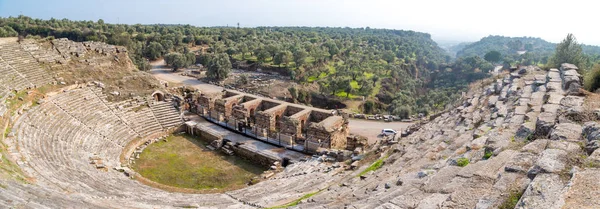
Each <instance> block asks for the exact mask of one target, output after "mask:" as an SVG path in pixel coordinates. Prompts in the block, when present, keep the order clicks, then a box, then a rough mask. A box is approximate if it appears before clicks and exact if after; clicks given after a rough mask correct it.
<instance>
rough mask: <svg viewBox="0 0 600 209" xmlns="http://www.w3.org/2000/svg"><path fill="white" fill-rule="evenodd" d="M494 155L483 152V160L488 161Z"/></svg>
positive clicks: (490, 152) (489, 152)
mask: <svg viewBox="0 0 600 209" xmlns="http://www.w3.org/2000/svg"><path fill="white" fill-rule="evenodd" d="M493 154H494V153H493V152H492V151H489V150H488V151H485V154H483V159H485V160H487V159H490V158H491V157H492V155H493Z"/></svg>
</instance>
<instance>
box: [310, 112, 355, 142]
mask: <svg viewBox="0 0 600 209" xmlns="http://www.w3.org/2000/svg"><path fill="white" fill-rule="evenodd" d="M348 133H349V130H348V125H347V123H346V121H345V120H344V119H343V118H342V117H339V116H331V117H328V118H326V119H325V120H323V121H321V122H320V123H312V124H311V125H310V127H309V128H308V133H307V136H308V138H307V140H309V141H313V142H319V141H320V142H321V146H322V147H325V148H336V149H345V148H346V145H347V139H346V137H347V136H348ZM330 144H331V147H330V146H329V145H330Z"/></svg>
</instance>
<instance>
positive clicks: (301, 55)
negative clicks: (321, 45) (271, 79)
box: [294, 49, 308, 67]
mask: <svg viewBox="0 0 600 209" xmlns="http://www.w3.org/2000/svg"><path fill="white" fill-rule="evenodd" d="M307 56H308V53H307V52H306V50H304V49H298V50H296V51H294V62H295V63H296V67H299V66H302V65H304V63H305V62H306V57H307Z"/></svg>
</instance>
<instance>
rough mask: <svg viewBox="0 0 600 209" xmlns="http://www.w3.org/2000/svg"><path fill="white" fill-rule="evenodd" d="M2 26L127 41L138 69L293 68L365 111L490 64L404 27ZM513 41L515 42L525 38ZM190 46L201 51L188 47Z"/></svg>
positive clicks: (422, 98)
mask: <svg viewBox="0 0 600 209" xmlns="http://www.w3.org/2000/svg"><path fill="white" fill-rule="evenodd" d="M0 28H2V29H4V31H8V30H9V29H10V31H14V32H10V35H9V36H14V35H17V34H20V35H23V36H41V37H48V36H52V37H55V38H69V39H71V40H74V41H90V40H93V41H103V42H107V43H109V44H115V45H122V46H126V47H127V48H128V52H129V56H130V58H131V59H132V61H133V62H134V63H135V64H136V65H137V66H138V68H139V69H140V70H147V69H149V63H148V60H154V59H159V58H160V57H164V58H165V61H166V63H167V64H168V65H169V66H171V67H173V69H174V70H176V69H180V68H183V67H186V66H190V65H193V64H195V63H202V64H203V65H204V66H206V67H207V69H208V72H207V74H208V75H209V76H210V77H211V78H214V79H217V80H222V79H224V78H226V77H227V75H228V73H229V71H230V70H231V66H232V64H235V65H236V66H239V65H244V64H246V65H257V67H259V68H265V69H271V70H273V71H278V72H281V73H283V74H287V75H290V78H292V79H293V80H294V81H295V82H297V83H298V84H300V85H301V86H302V85H304V84H306V85H307V86H309V85H311V84H314V83H316V84H317V85H313V86H318V87H319V90H318V91H319V92H313V93H319V94H322V95H333V96H334V97H337V98H338V99H342V100H343V99H364V100H365V101H366V102H365V105H364V107H363V108H364V109H363V110H364V111H365V112H387V113H394V114H403V115H406V114H407V113H409V114H414V113H427V112H432V111H438V110H441V109H443V108H444V107H445V106H446V105H447V104H448V103H450V102H453V100H455V98H456V95H459V94H460V91H462V90H464V89H465V87H466V84H460V85H458V82H459V81H471V80H473V79H476V78H480V77H481V76H480V75H481V74H482V73H485V72H487V70H489V68H490V66H491V64H490V63H488V62H486V61H485V60H483V59H481V58H479V57H482V56H483V54H481V55H479V57H477V56H470V58H468V59H467V58H464V59H459V60H458V61H457V63H455V64H453V63H449V61H451V60H450V57H451V56H450V55H448V54H447V53H446V52H445V51H444V50H443V49H441V48H440V47H439V46H438V45H437V44H436V43H435V42H434V41H433V40H432V39H431V36H430V35H429V34H426V33H420V32H415V31H404V30H388V29H371V28H323V27H258V28H233V27H210V28H207V27H194V26H190V25H139V24H137V25H125V24H107V23H104V21H103V20H98V21H71V20H67V19H62V20H58V19H50V20H41V19H33V18H30V17H26V16H19V17H9V18H0ZM6 33H9V32H6ZM0 35H2V30H0ZM522 44H523V45H526V44H528V43H527V42H523V43H522ZM511 46H512V48H513V49H516V48H519V46H520V44H519V43H512V44H511ZM531 47H533V48H534V49H535V48H536V47H537V45H535V44H533V45H532V46H531ZM191 48H194V50H195V51H194V52H190V51H189V50H188V49H191ZM523 48H525V46H523ZM527 48H530V46H527ZM488 51H490V50H486V52H484V53H487V52H488ZM500 52H501V51H500ZM196 57H198V59H196ZM443 77H452V78H458V80H457V81H452V80H449V79H444V78H443ZM461 79H462V80H461ZM297 94H298V99H297V100H298V101H299V102H307V101H308V102H310V100H311V99H310V97H311V96H310V95H313V94H311V93H310V92H307V91H305V90H303V89H298V91H297ZM328 97H330V96H328Z"/></svg>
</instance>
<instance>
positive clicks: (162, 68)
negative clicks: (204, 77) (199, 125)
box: [150, 59, 223, 93]
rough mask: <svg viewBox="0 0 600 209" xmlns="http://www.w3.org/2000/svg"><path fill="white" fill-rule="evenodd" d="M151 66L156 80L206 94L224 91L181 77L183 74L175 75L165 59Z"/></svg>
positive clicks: (218, 87) (217, 87) (193, 79)
mask: <svg viewBox="0 0 600 209" xmlns="http://www.w3.org/2000/svg"><path fill="white" fill-rule="evenodd" d="M150 65H152V69H150V73H151V74H152V75H154V77H155V78H156V79H159V80H163V81H168V82H171V83H180V84H183V85H186V86H191V87H194V88H196V89H199V90H200V91H202V92H205V93H214V92H220V91H223V88H222V87H220V86H215V85H212V84H208V83H204V82H202V81H199V80H198V79H195V78H192V77H188V76H183V75H181V72H175V73H174V72H173V71H172V70H171V69H170V68H168V67H167V66H166V65H165V61H164V60H163V59H161V60H157V61H154V62H151V63H150ZM180 71H185V69H182V70H180Z"/></svg>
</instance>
